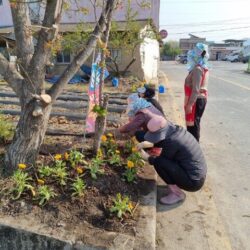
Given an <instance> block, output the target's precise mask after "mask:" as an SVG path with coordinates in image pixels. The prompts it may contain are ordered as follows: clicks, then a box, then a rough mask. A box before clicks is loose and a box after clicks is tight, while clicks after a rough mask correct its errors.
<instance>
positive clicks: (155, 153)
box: [147, 147, 162, 156]
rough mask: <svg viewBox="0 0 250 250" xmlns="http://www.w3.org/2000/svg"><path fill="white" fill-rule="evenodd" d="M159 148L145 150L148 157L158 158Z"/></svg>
mask: <svg viewBox="0 0 250 250" xmlns="http://www.w3.org/2000/svg"><path fill="white" fill-rule="evenodd" d="M161 150H162V149H161V148H155V147H154V148H150V149H148V150H147V153H148V154H149V155H150V156H159V155H160V154H161Z"/></svg>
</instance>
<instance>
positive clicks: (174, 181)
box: [154, 156, 205, 192]
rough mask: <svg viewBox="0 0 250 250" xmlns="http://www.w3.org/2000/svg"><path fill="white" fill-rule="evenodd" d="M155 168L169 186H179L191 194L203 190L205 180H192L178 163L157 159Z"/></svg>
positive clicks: (161, 158)
mask: <svg viewBox="0 0 250 250" xmlns="http://www.w3.org/2000/svg"><path fill="white" fill-rule="evenodd" d="M154 168H155V170H156V172H157V173H158V175H159V176H160V177H161V178H162V179H163V180H164V181H165V182H166V183H167V184H170V185H177V186H178V187H179V188H181V189H183V190H186V191H189V192H195V191H198V190H199V189H201V187H202V186H203V184H204V181H205V178H202V179H201V180H197V181H196V180H192V179H191V178H190V177H189V176H188V175H187V173H186V172H185V170H184V169H183V168H182V167H181V166H180V165H179V164H178V163H177V162H176V161H172V160H169V159H167V158H165V157H161V156H160V157H157V160H156V161H155V162H154Z"/></svg>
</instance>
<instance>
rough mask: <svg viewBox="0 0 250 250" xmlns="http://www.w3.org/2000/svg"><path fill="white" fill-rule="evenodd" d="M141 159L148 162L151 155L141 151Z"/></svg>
mask: <svg viewBox="0 0 250 250" xmlns="http://www.w3.org/2000/svg"><path fill="white" fill-rule="evenodd" d="M140 154H141V158H142V159H143V160H145V161H148V157H149V154H148V153H146V152H145V151H144V150H143V149H141V150H140Z"/></svg>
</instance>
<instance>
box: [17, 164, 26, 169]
mask: <svg viewBox="0 0 250 250" xmlns="http://www.w3.org/2000/svg"><path fill="white" fill-rule="evenodd" d="M18 168H19V169H25V168H27V165H26V164H24V163H19V164H18Z"/></svg>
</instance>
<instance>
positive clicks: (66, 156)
mask: <svg viewBox="0 0 250 250" xmlns="http://www.w3.org/2000/svg"><path fill="white" fill-rule="evenodd" d="M64 159H65V160H66V161H68V160H69V154H68V153H67V152H66V153H64Z"/></svg>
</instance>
